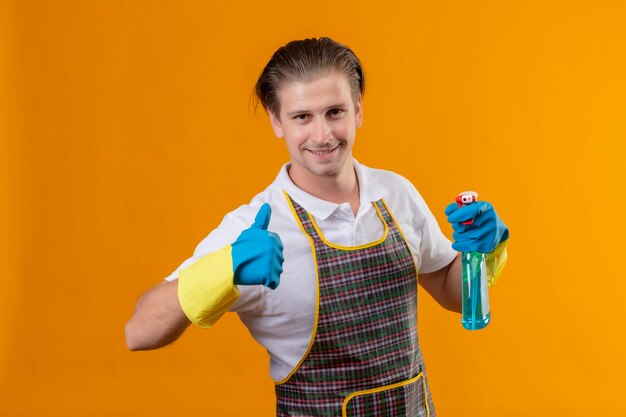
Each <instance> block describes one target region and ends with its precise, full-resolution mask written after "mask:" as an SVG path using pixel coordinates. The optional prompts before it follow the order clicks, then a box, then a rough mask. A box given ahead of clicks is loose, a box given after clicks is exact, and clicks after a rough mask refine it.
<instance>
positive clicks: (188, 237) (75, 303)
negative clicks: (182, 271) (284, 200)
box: [0, 0, 626, 417]
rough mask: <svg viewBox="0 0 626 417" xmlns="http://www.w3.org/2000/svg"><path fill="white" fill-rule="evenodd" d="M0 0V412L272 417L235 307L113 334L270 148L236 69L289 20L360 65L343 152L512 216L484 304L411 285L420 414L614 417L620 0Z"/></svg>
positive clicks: (263, 163) (620, 189) (621, 365)
mask: <svg viewBox="0 0 626 417" xmlns="http://www.w3.org/2000/svg"><path fill="white" fill-rule="evenodd" d="M271 4H272V5H270V4H269V3H265V2H252V3H249V4H246V3H242V2H211V1H180V2H153V1H145V0H142V1H133V2H126V1H108V2H104V1H79V0H75V1H59V2H45V1H40V2H36V1H28V2H20V1H12V2H6V1H5V2H2V3H1V5H0V12H1V14H0V36H1V38H0V59H1V60H2V61H0V62H1V64H2V65H0V91H2V96H1V100H0V110H1V112H0V122H1V123H0V146H1V149H0V150H1V152H0V174H1V175H0V187H1V188H0V198H1V204H0V214H1V216H0V228H1V230H2V232H1V235H2V239H1V240H0V245H1V246H0V253H1V254H0V256H1V260H0V261H1V262H2V272H3V273H2V274H0V314H1V319H0V416H11V417H12V416H133V417H138V416H172V415H185V416H187V417H192V416H271V415H272V412H273V386H272V383H271V380H270V378H269V375H268V360H267V357H266V355H265V352H264V351H263V350H262V349H261V348H260V347H258V346H257V345H255V343H254V342H253V340H252V338H251V337H250V336H249V335H248V334H247V332H246V330H245V328H243V326H242V325H241V324H239V322H238V321H237V319H236V317H234V316H230V315H229V316H227V317H226V318H224V319H223V321H222V322H220V323H219V324H218V325H217V326H216V327H215V328H214V329H212V330H209V331H205V330H200V329H196V328H193V329H190V330H189V331H188V332H187V333H186V334H185V335H184V336H183V337H182V338H181V340H179V341H178V342H177V343H175V344H174V345H172V346H169V347H167V348H165V349H162V350H160V351H155V352H143V353H131V352H128V351H127V350H126V348H125V345H124V337H123V326H124V323H125V321H126V320H127V319H128V318H129V316H130V314H131V311H132V308H133V305H134V302H135V300H136V299H137V297H138V296H139V294H140V293H141V292H142V291H144V290H145V289H146V288H148V287H150V286H152V285H154V284H155V283H157V282H159V281H160V280H161V279H162V278H164V277H165V276H166V275H168V274H169V273H170V272H171V271H172V270H173V269H174V268H175V267H176V266H177V265H178V264H179V263H180V262H181V261H183V260H184V259H185V258H186V257H187V256H189V255H190V254H191V253H192V251H193V249H194V247H195V245H196V244H197V243H198V242H199V241H200V240H201V239H202V238H203V237H204V236H205V235H206V234H207V233H208V232H209V231H210V230H211V229H212V228H213V227H215V226H216V225H217V224H218V223H219V221H220V220H221V218H222V216H223V215H224V214H225V213H226V212H228V211H230V210H231V209H234V208H235V207H237V206H238V205H240V204H242V203H245V202H247V201H248V200H249V198H250V197H251V196H252V195H254V194H255V193H256V192H258V191H260V190H262V189H263V188H264V186H265V185H266V184H268V183H269V182H270V181H271V180H272V179H273V178H274V176H275V175H276V173H277V171H278V169H279V167H280V165H281V164H282V163H283V162H284V161H285V160H286V158H287V154H286V152H285V150H284V149H283V144H282V143H281V141H280V140H278V139H276V138H274V136H273V134H272V131H271V129H270V127H269V123H268V121H267V118H266V116H265V115H264V114H263V112H262V111H257V112H256V114H254V113H253V112H252V111H251V109H250V107H249V98H250V93H251V90H252V87H253V84H254V82H255V80H256V77H257V75H258V74H259V72H260V71H261V69H262V67H263V65H264V64H265V63H266V61H267V59H269V56H270V55H271V53H272V52H273V51H274V50H275V49H276V48H277V47H278V46H280V45H282V44H284V43H286V42H287V41H289V40H291V39H296V38H303V37H308V36H320V35H329V36H331V37H333V38H335V39H337V40H339V41H341V42H344V43H346V44H348V45H350V46H351V47H352V48H353V49H354V50H355V51H356V52H357V54H358V55H359V56H360V58H361V59H362V61H363V62H364V65H365V69H366V71H367V75H368V77H369V79H368V81H369V85H368V91H367V93H366V96H365V101H364V112H365V119H364V127H363V128H362V129H361V130H360V131H359V133H358V137H357V145H356V148H355V155H356V157H357V158H358V159H359V160H360V161H361V162H363V163H365V164H367V165H370V166H374V167H381V168H387V169H391V170H394V171H397V172H399V173H401V174H403V175H405V176H406V177H408V178H409V179H410V180H412V181H413V182H414V184H415V185H416V186H417V188H418V189H419V190H420V191H421V192H422V194H423V195H424V197H425V198H426V201H427V202H428V203H429V205H430V207H431V209H432V210H433V212H434V213H435V215H436V216H437V218H438V220H439V221H440V224H441V227H442V228H443V230H444V232H445V233H446V234H447V235H448V236H450V235H451V229H450V227H449V226H448V225H447V224H446V223H445V217H444V215H443V209H444V207H445V206H446V205H447V204H448V203H449V202H450V201H451V200H452V198H453V197H454V196H455V195H456V193H458V192H459V191H462V190H465V189H475V190H477V191H479V192H480V194H481V197H482V198H484V199H486V200H489V201H491V202H492V203H493V204H494V205H495V206H496V207H497V210H498V211H499V213H500V215H501V217H502V218H503V219H504V220H505V222H506V223H507V224H508V226H509V227H510V229H511V242H510V245H509V254H510V260H509V264H508V266H507V268H506V270H505V276H504V277H503V279H502V281H501V282H500V283H499V284H498V286H497V287H495V288H493V289H492V291H491V303H492V313H493V323H492V324H491V325H490V326H489V327H488V328H487V329H485V330H484V331H480V332H467V331H465V330H463V329H462V327H461V324H460V318H459V316H458V315H455V314H452V313H449V312H446V311H444V310H442V309H441V308H439V307H438V306H436V305H435V304H434V303H433V301H432V300H431V299H429V297H428V296H427V295H425V294H424V295H423V296H422V297H421V304H420V335H421V340H422V345H423V350H424V355H425V357H426V361H427V366H428V370H429V373H430V379H431V384H432V391H433V395H434V399H435V404H436V406H437V408H438V411H439V415H441V416H452V417H455V416H459V417H460V416H463V417H473V416H480V417H486V416H508V417H516V416H528V415H533V416H536V417H539V416H555V415H568V416H587V415H613V416H616V415H625V414H626V396H625V395H623V394H624V380H623V375H624V374H625V372H626V363H625V359H624V357H625V354H624V352H626V349H625V336H626V335H625V332H624V320H625V319H626V307H625V304H626V303H624V301H623V300H624V294H625V292H626V280H625V279H624V276H625V274H624V272H623V270H624V268H625V267H624V264H623V254H624V250H625V249H626V244H625V243H626V239H625V237H624V236H625V235H626V227H625V225H624V224H625V221H624V219H623V218H622V217H623V214H622V213H624V208H623V207H624V206H625V204H626V197H625V196H626V187H625V186H624V178H625V177H626V175H624V172H625V170H624V159H625V158H626V152H625V150H626V149H625V145H624V140H625V137H626V104H625V103H626V99H625V97H626V77H625V74H626V29H624V28H625V26H624V21H625V20H626V7H625V6H624V2H622V1H615V2H602V1H597V2H585V1H581V2H575V1H553V2H541V1H530V2H501V1H481V2H464V1H439V2H431V1H414V0H412V1H398V2H391V3H390V4H391V5H387V6H383V3H382V2H377V1H376V2H374V1H372V2H350V1H348V2H322V3H320V2H317V3H315V2H314V3H310V2H309V3H306V2H305V3H294V2H291V1H286V0H285V1H277V2H271Z"/></svg>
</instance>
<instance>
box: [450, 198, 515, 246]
mask: <svg viewBox="0 0 626 417" xmlns="http://www.w3.org/2000/svg"><path fill="white" fill-rule="evenodd" d="M446 215H447V216H448V222H450V223H451V224H452V229H453V230H454V233H453V234H452V239H454V243H453V244H452V248H453V249H454V250H457V251H459V252H481V253H491V252H493V251H494V249H495V248H496V246H498V245H499V244H500V243H502V242H504V241H505V240H507V239H508V238H509V229H508V228H507V227H506V225H505V224H504V223H502V220H500V218H499V217H498V214H497V213H496V211H495V210H494V208H493V206H492V205H491V204H489V203H487V202H486V201H477V202H475V203H472V204H469V205H466V206H462V207H460V208H459V206H458V205H457V204H456V203H452V204H450V205H449V206H448V207H446ZM468 220H472V221H473V222H472V224H467V225H464V224H461V223H463V222H466V221H468Z"/></svg>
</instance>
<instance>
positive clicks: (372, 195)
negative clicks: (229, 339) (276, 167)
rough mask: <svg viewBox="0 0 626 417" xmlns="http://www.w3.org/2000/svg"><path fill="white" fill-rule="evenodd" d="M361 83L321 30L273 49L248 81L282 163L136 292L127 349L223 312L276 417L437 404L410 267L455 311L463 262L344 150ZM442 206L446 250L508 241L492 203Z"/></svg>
mask: <svg viewBox="0 0 626 417" xmlns="http://www.w3.org/2000/svg"><path fill="white" fill-rule="evenodd" d="M364 86H365V83H364V75H363V71H362V68H361V64H360V62H359V60H358V58H357V57H356V56H355V55H354V53H353V52H352V51H351V50H350V49H349V48H348V47H346V46H344V45H341V44H338V43H336V42H335V41H333V40H331V39H329V38H320V39H307V40H303V41H293V42H290V43H289V44H287V45H285V46H284V47H282V48H280V49H279V50H278V51H276V53H275V54H274V55H273V56H272V58H271V60H270V62H269V63H268V64H267V66H266V67H265V69H264V70H263V72H262V74H261V76H260V77H259V80H258V82H257V85H256V93H257V96H258V98H259V100H260V102H261V104H262V105H263V107H264V108H265V109H266V110H267V112H268V113H269V117H270V123H271V125H272V128H273V130H274V132H275V134H276V135H277V136H278V137H281V138H283V139H284V140H285V144H286V145H287V149H288V151H289V155H290V163H288V164H286V165H285V166H283V167H282V169H281V171H280V172H279V174H278V177H277V178H276V180H275V181H274V182H273V183H272V184H270V185H269V187H268V188H267V189H266V190H265V191H263V192H262V193H260V194H258V195H257V196H256V197H254V198H253V199H252V201H251V202H250V204H249V205H246V206H242V207H240V208H239V209H237V210H235V211H233V212H231V213H229V214H228V215H226V217H225V218H224V220H223V222H222V223H221V224H220V226H219V227H218V228H217V229H216V230H214V231H213V232H211V233H210V234H209V236H208V237H207V238H206V239H204V240H203V241H202V242H201V243H200V244H199V245H198V247H197V249H196V251H195V253H194V256H193V257H192V258H190V259H188V260H187V261H185V262H184V263H183V264H182V265H181V266H180V267H179V268H178V269H177V270H176V271H175V272H174V273H173V274H172V275H170V276H169V277H168V278H167V280H166V282H165V283H163V284H160V285H158V286H156V287H154V288H152V289H151V290H149V291H148V292H146V294H144V295H143V296H142V297H141V299H140V300H139V301H138V303H137V306H136V308H135V312H134V313H133V316H132V318H131V319H130V321H129V322H128V324H127V326H126V338H127V344H128V346H129V348H130V349H132V350H140V349H154V348H158V347H161V346H164V345H166V344H168V343H171V342H173V341H174V340H176V339H177V338H178V337H179V336H180V334H182V332H183V331H184V330H185V328H186V327H187V326H188V325H189V323H190V322H193V323H196V324H198V325H200V326H203V327H210V326H211V325H213V323H215V321H216V320H217V319H219V317H220V316H221V315H222V314H224V313H225V312H226V311H228V310H230V311H235V312H237V313H238V314H239V317H240V318H241V320H242V321H243V323H244V324H245V325H246V326H247V327H248V329H249V330H250V332H251V334H252V335H253V336H254V338H255V339H256V340H257V341H259V343H261V344H262V345H263V346H264V347H265V348H266V349H267V351H268V353H269V354H270V358H271V364H270V372H271V375H272V378H273V379H274V380H275V381H276V384H277V385H276V397H277V416H338V415H348V416H427V415H430V416H434V415H435V410H434V408H433V404H432V400H431V398H430V393H429V389H428V384H427V379H426V375H425V373H424V365H423V360H422V356H421V351H420V348H419V343H418V337H417V281H418V280H417V276H418V272H419V283H420V284H421V285H422V287H423V288H424V289H425V290H426V291H427V292H428V293H429V294H431V295H432V296H433V297H434V298H435V300H437V302H438V303H439V304H441V305H442V306H443V307H445V308H447V309H449V310H453V311H460V310H461V268H460V265H461V261H460V257H459V256H458V253H457V252H456V250H454V249H453V247H452V246H451V245H450V242H449V241H448V240H447V239H446V238H445V236H443V234H442V233H441V231H440V229H439V227H438V225H437V222H436V221H435V219H434V217H433V216H432V214H431V213H430V211H429V209H428V207H427V206H426V203H425V202H424V201H423V199H422V198H421V196H420V195H419V193H418V192H417V190H416V189H415V188H414V187H413V186H412V185H411V184H410V183H409V182H408V181H407V180H406V179H404V178H402V177H401V176H399V175H397V174H394V173H392V172H389V171H383V170H375V169H371V168H367V167H365V166H363V165H361V164H359V163H358V162H357V161H356V160H354V159H353V157H352V146H353V144H354V140H355V136H356V129H357V128H359V127H360V126H361V123H362V118H363V103H362V94H363V91H364ZM446 212H447V214H449V218H448V220H449V221H451V222H452V223H453V227H454V228H455V235H454V237H455V241H456V242H455V244H454V245H456V246H457V247H455V249H459V250H463V251H470V250H479V249H480V250H482V251H483V252H485V253H492V257H493V258H494V259H495V260H499V259H502V258H503V256H500V257H495V255H493V254H494V253H497V254H502V253H504V246H505V245H506V243H505V242H506V240H507V238H508V230H507V229H506V227H505V226H504V224H503V223H502V222H501V221H500V220H499V218H498V217H497V215H496V214H495V211H494V210H493V208H492V207H491V206H490V205H489V204H488V203H485V202H480V203H476V204H472V205H471V206H467V207H463V208H461V209H458V208H457V207H456V205H454V204H452V205H451V206H449V207H448V209H447V210H446ZM467 220H473V224H472V225H463V224H462V223H463V222H466V221H467ZM496 248H497V250H496ZM494 250H495V251H494ZM499 270H501V268H499Z"/></svg>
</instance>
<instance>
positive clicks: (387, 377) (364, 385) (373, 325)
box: [276, 195, 435, 417]
mask: <svg viewBox="0 0 626 417" xmlns="http://www.w3.org/2000/svg"><path fill="white" fill-rule="evenodd" d="M286 197H287V199H288V201H289V203H290V204H291V207H292V209H293V212H294V215H295V217H296V220H297V221H298V223H299V225H300V227H301V229H302V230H303V232H304V233H305V234H306V235H307V236H309V238H310V241H311V246H312V249H313V255H314V260H315V264H316V268H317V290H318V294H317V311H316V318H315V325H314V330H313V337H312V342H311V345H310V346H309V351H308V353H307V354H305V355H304V358H303V359H302V361H301V362H300V364H299V365H298V366H296V368H295V370H294V371H292V373H291V374H290V375H289V376H288V377H287V378H286V379H285V381H281V382H279V383H278V384H277V385H276V401H277V405H276V415H277V416H278V417H287V416H307V417H310V416H329V417H330V416H333V417H335V416H349V417H357V416H358V417H392V416H397V417H414V416H419V417H434V416H435V411H434V408H433V404H432V400H431V398H430V391H429V388H428V383H427V380H426V375H425V373H424V363H423V359H422V354H421V351H420V347H419V343H418V337H417V271H416V268H415V263H414V261H413V256H412V255H411V252H410V250H409V247H408V245H407V243H406V241H405V240H404V237H403V235H402V232H401V231H400V229H399V228H398V226H397V225H396V222H395V221H394V219H393V217H392V215H391V213H390V212H389V210H388V209H387V206H386V205H385V203H384V201H383V200H379V201H377V202H375V203H373V204H374V206H375V208H376V210H377V212H378V215H379V217H380V218H381V220H382V221H383V222H384V224H385V234H384V236H383V238H382V239H381V240H379V241H377V242H373V243H371V244H368V245H362V246H357V247H342V246H337V245H332V244H330V243H328V242H326V241H325V239H324V237H323V235H322V234H321V232H320V231H319V228H318V227H317V225H316V224H315V222H314V220H313V219H312V217H311V216H310V215H309V214H308V213H307V212H306V211H305V210H304V209H303V208H302V207H301V206H300V205H298V203H296V202H295V201H293V200H292V199H291V197H289V196H288V195H286Z"/></svg>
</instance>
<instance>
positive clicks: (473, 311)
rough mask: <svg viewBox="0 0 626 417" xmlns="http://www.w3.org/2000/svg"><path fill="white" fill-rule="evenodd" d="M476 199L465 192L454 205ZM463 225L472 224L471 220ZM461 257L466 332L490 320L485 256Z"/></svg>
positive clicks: (480, 326)
mask: <svg viewBox="0 0 626 417" xmlns="http://www.w3.org/2000/svg"><path fill="white" fill-rule="evenodd" d="M477 199H478V193H476V192H474V191H465V192H462V193H460V194H459V195H458V196H457V197H456V203H457V205H458V206H459V207H462V206H464V205H469V204H473V203H475V202H476V200H477ZM463 224H466V225H467V224H472V220H468V221H466V222H463ZM461 256H462V268H463V293H462V297H463V318H462V320H461V322H462V323H463V327H465V328H466V329H468V330H479V329H483V328H485V327H486V326H487V325H488V324H489V321H490V318H491V310H490V308H489V293H488V291H487V268H486V266H485V254H484V253H480V252H462V253H461Z"/></svg>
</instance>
